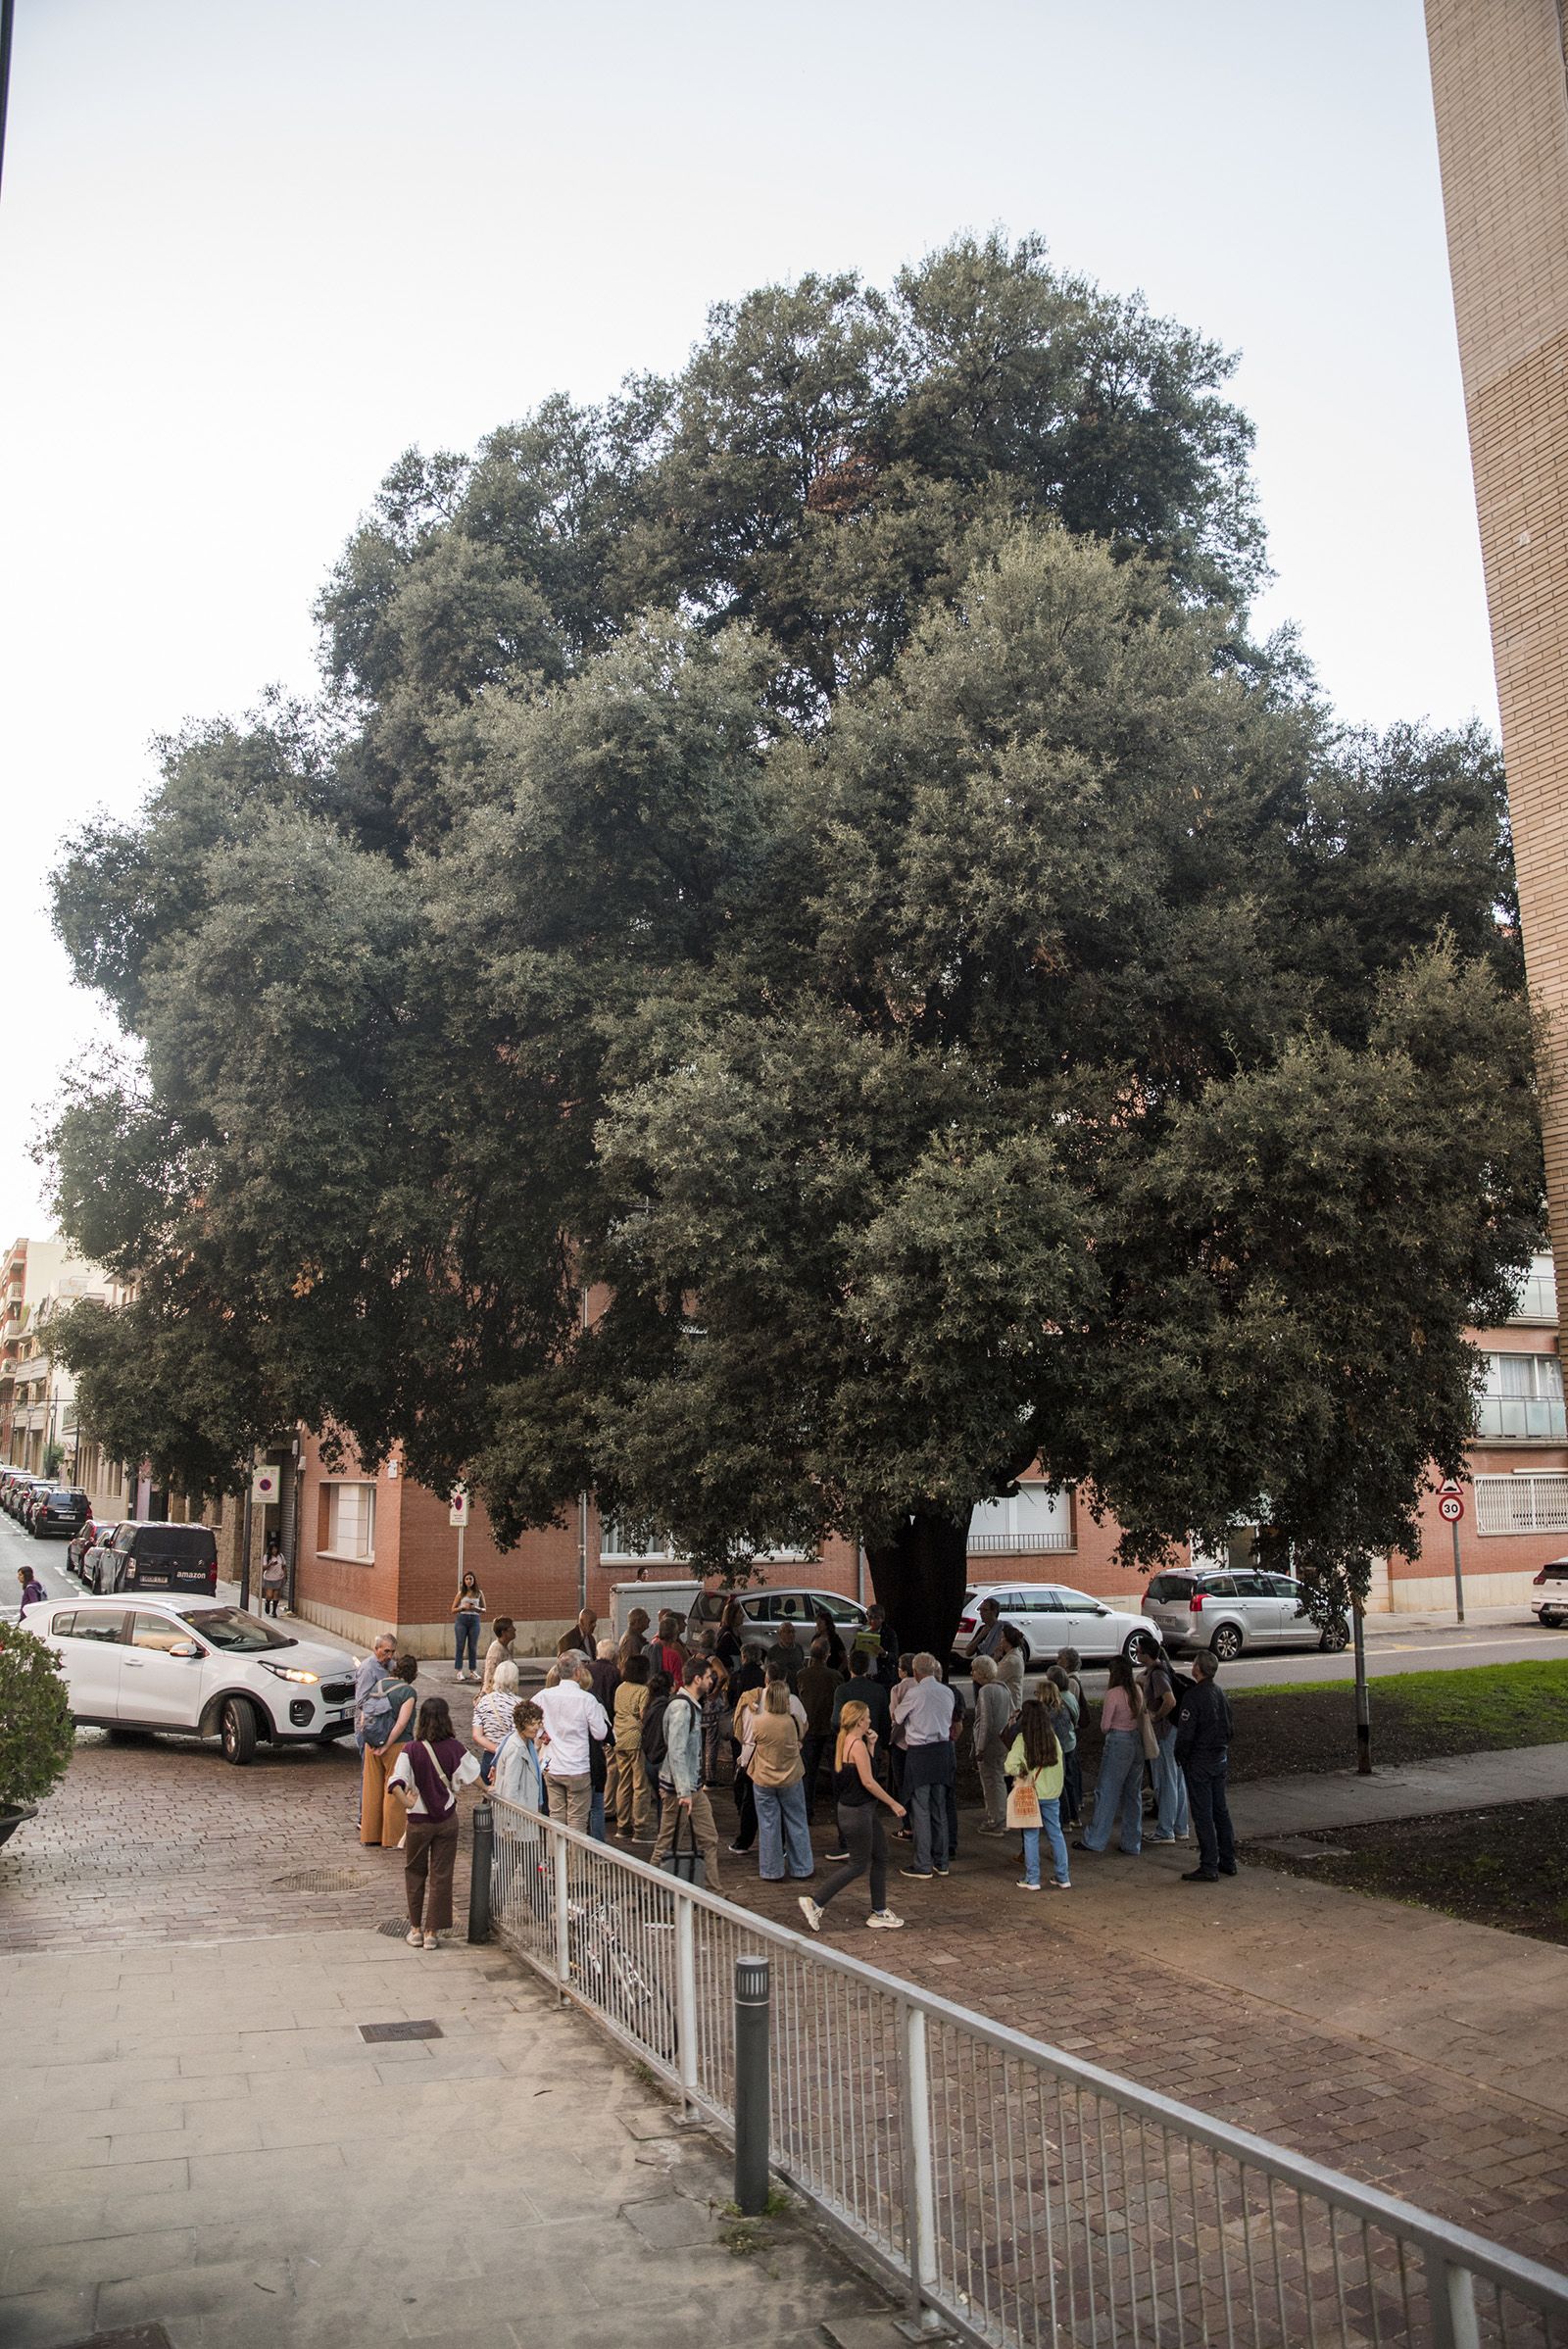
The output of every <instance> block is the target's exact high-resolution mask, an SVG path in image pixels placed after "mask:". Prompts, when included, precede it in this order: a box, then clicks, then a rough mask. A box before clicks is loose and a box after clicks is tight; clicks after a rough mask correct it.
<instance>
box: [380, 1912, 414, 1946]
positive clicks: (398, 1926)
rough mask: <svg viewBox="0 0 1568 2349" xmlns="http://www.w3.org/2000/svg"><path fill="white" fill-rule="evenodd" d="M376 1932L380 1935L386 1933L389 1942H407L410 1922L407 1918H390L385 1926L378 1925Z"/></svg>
mask: <svg viewBox="0 0 1568 2349" xmlns="http://www.w3.org/2000/svg"><path fill="white" fill-rule="evenodd" d="M375 1930H376V1932H377V1933H385V1935H386V1937H387V1939H388V1940H389V1941H402V1940H406V1939H407V1937H408V1931H409V1921H408V1919H407V1917H389V1918H388V1919H387V1921H386V1923H385V1924H384V1925H378V1926H377V1927H376V1929H375Z"/></svg>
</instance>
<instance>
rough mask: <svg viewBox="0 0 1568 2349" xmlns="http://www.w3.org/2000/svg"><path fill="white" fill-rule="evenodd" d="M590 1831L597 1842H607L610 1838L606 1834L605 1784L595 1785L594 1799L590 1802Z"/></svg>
mask: <svg viewBox="0 0 1568 2349" xmlns="http://www.w3.org/2000/svg"><path fill="white" fill-rule="evenodd" d="M588 1833H589V1834H590V1835H592V1836H593V1838H594V1841H595V1842H596V1843H606V1842H608V1841H609V1840H610V1838H609V1836H608V1835H606V1834H605V1790H604V1788H603V1786H595V1788H594V1790H593V1796H592V1799H591V1800H590V1802H589V1804H588Z"/></svg>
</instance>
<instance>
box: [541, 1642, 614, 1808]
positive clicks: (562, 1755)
mask: <svg viewBox="0 0 1568 2349" xmlns="http://www.w3.org/2000/svg"><path fill="white" fill-rule="evenodd" d="M578 1662H579V1659H578V1657H576V1656H575V1655H573V1656H562V1657H561V1658H560V1659H559V1663H558V1665H557V1668H556V1670H555V1671H554V1672H552V1673H550V1674H548V1675H547V1676H546V1680H545V1685H544V1687H543V1688H541V1689H540V1691H539V1699H538V1702H539V1710H540V1711H541V1713H543V1715H544V1717H545V1736H546V1737H548V1739H549V1744H548V1745H547V1746H546V1748H545V1794H546V1796H547V1798H548V1800H549V1803H550V1816H551V1818H552V1819H559V1820H560V1821H561V1822H562V1823H563V1825H564V1826H566V1827H570V1828H575V1830H576V1831H577V1833H578V1835H587V1834H588V1833H589V1832H590V1825H591V1819H592V1812H593V1792H594V1788H593V1757H592V1755H591V1754H590V1752H589V1747H588V1741H589V1739H590V1738H591V1737H609V1735H610V1723H609V1721H608V1719H607V1718H606V1715H605V1708H604V1706H603V1705H602V1704H601V1703H600V1701H599V1699H598V1697H597V1696H595V1695H594V1694H593V1692H592V1690H591V1689H589V1688H585V1687H584V1686H583V1681H582V1680H579V1679H578V1677H577V1666H578ZM581 1664H582V1671H583V1676H584V1679H586V1677H587V1670H588V1667H587V1660H586V1658H583V1659H581ZM552 1680H554V1681H555V1687H554V1688H552V1687H551V1685H550V1683H551V1681H552Z"/></svg>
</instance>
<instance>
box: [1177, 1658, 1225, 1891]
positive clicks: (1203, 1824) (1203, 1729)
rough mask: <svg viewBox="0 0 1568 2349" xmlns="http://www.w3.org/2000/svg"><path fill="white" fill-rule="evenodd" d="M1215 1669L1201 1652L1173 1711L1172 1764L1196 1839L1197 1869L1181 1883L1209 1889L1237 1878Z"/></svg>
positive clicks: (1214, 1661) (1215, 1662)
mask: <svg viewBox="0 0 1568 2349" xmlns="http://www.w3.org/2000/svg"><path fill="white" fill-rule="evenodd" d="M1218 1670H1219V1661H1218V1658H1217V1657H1215V1656H1214V1655H1212V1654H1211V1653H1210V1652H1209V1650H1208V1649H1207V1648H1206V1647H1205V1648H1201V1649H1200V1651H1199V1653H1198V1654H1197V1655H1196V1656H1195V1657H1194V1659H1193V1675H1194V1678H1193V1686H1192V1688H1190V1689H1189V1691H1188V1692H1187V1694H1186V1695H1185V1696H1183V1698H1182V1700H1181V1702H1180V1704H1179V1705H1178V1706H1177V1708H1176V1759H1177V1761H1178V1762H1179V1763H1180V1764H1181V1767H1182V1770H1183V1772H1184V1773H1185V1775H1186V1779H1187V1792H1188V1795H1189V1798H1190V1799H1191V1802H1192V1808H1193V1827H1194V1829H1195V1831H1196V1833H1197V1835H1198V1866H1197V1867H1196V1868H1190V1869H1189V1870H1188V1871H1187V1874H1186V1875H1185V1876H1184V1877H1183V1878H1182V1883H1183V1884H1216V1883H1217V1882H1218V1881H1219V1879H1220V1878H1221V1877H1222V1876H1234V1875H1235V1874H1236V1834H1235V1830H1234V1829H1233V1828H1232V1826H1231V1807H1230V1804H1229V1802H1228V1801H1227V1799H1226V1791H1225V1788H1226V1780H1227V1778H1228V1776H1229V1773H1230V1743H1231V1737H1232V1735H1233V1734H1234V1732H1233V1724H1232V1721H1231V1708H1230V1706H1229V1705H1228V1704H1227V1703H1226V1701H1225V1698H1224V1696H1223V1695H1222V1693H1221V1691H1220V1690H1219V1688H1216V1687H1215V1684H1214V1675H1215V1674H1216V1673H1217V1672H1218Z"/></svg>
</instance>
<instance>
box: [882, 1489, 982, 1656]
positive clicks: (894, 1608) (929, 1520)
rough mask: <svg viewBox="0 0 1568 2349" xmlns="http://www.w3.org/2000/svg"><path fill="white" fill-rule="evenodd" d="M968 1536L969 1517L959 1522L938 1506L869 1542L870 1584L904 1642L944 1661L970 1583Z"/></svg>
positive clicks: (914, 1516) (902, 1644) (904, 1521)
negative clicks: (888, 1535)
mask: <svg viewBox="0 0 1568 2349" xmlns="http://www.w3.org/2000/svg"><path fill="white" fill-rule="evenodd" d="M968 1539H969V1526H968V1521H967V1519H965V1520H964V1522H963V1523H962V1524H958V1523H957V1522H956V1521H955V1520H954V1519H953V1518H951V1517H946V1516H943V1515H942V1514H941V1513H940V1512H939V1511H937V1510H917V1511H916V1512H915V1513H914V1514H913V1515H912V1516H909V1517H906V1518H905V1519H904V1520H903V1522H902V1524H901V1525H900V1526H899V1528H898V1531H897V1533H896V1534H895V1535H894V1537H893V1539H892V1540H891V1541H888V1542H875V1543H872V1542H867V1543H866V1550H865V1557H866V1563H867V1565H868V1566H869V1567H870V1569H871V1588H872V1589H873V1590H875V1592H876V1595H877V1599H878V1602H879V1603H880V1604H881V1605H882V1606H884V1607H886V1609H887V1614H888V1621H889V1623H891V1624H892V1626H893V1629H894V1630H895V1631H896V1632H897V1633H898V1636H899V1645H900V1646H901V1647H905V1648H911V1649H914V1650H916V1651H918V1650H919V1649H920V1648H922V1647H925V1648H929V1649H930V1651H931V1653H932V1654H933V1655H934V1656H935V1657H936V1659H937V1661H938V1663H940V1664H941V1665H943V1666H944V1667H946V1664H947V1661H948V1658H949V1656H950V1655H951V1653H952V1652H953V1635H954V1633H955V1632H956V1630H957V1628H958V1618H959V1616H960V1615H961V1614H962V1613H963V1594H964V1591H965V1590H967V1588H968V1582H969V1563H968V1555H967V1545H968Z"/></svg>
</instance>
